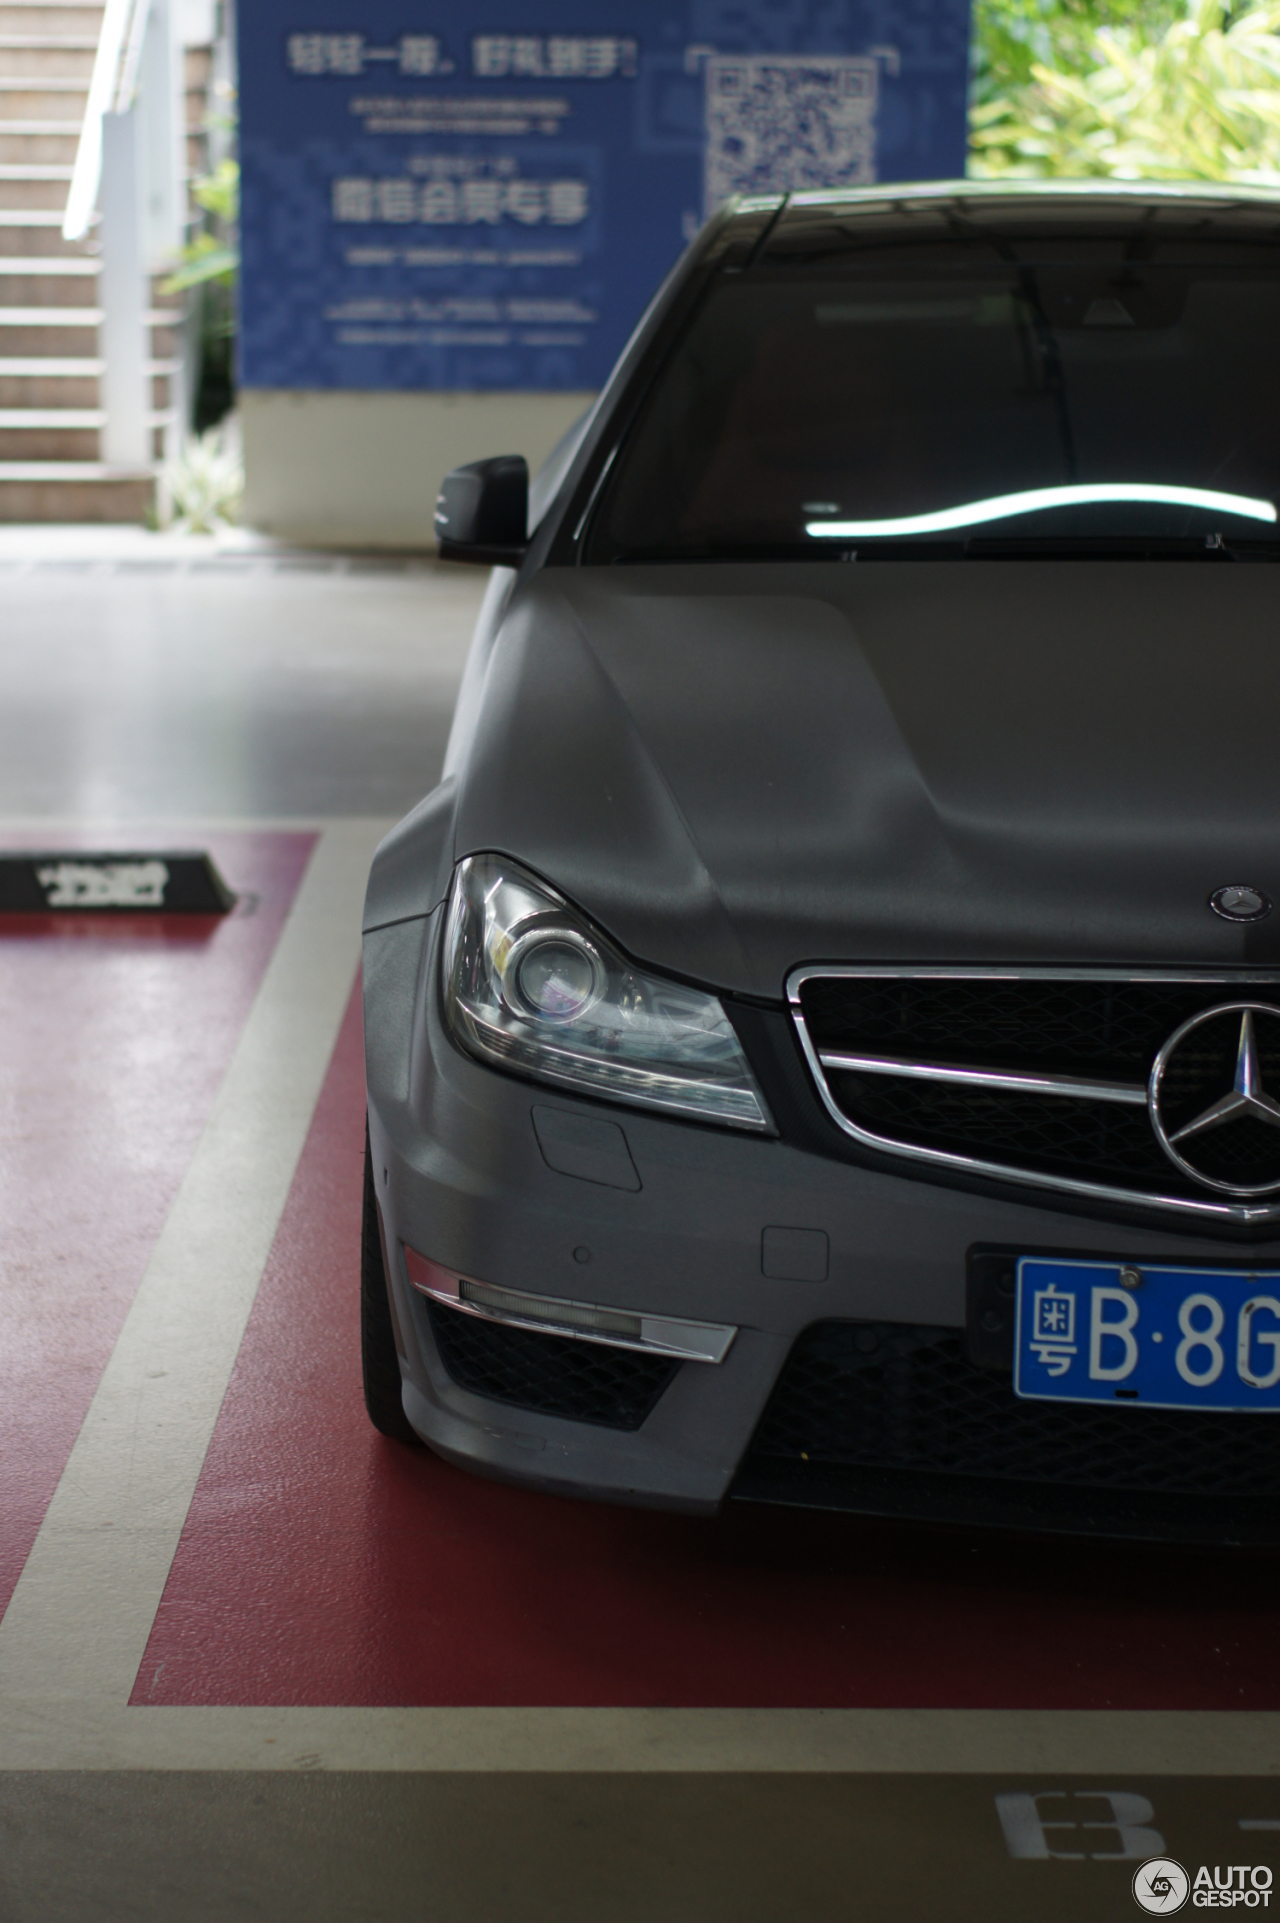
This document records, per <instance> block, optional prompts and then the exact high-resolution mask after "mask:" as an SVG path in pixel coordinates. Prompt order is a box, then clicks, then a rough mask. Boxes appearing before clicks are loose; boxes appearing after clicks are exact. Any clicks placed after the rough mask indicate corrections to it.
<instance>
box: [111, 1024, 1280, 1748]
mask: <svg viewBox="0 0 1280 1923" xmlns="http://www.w3.org/2000/svg"><path fill="white" fill-rule="evenodd" d="M363 1099H364V1097H363V1080H362V1064H361V1055H360V1030H359V1014H358V1006H357V1003H356V1001H355V1000H354V999H353V1001H352V1004H351V1008H350V1010H349V1012H348V1016H347V1019H346V1022H345V1024H344V1027H343V1030H342V1033H341V1036H340V1039H339V1042H338V1045H337V1049H336V1051H335V1055H334V1059H333V1063H332V1066H331V1069H330V1073H329V1076H328V1079H327V1082H326V1086H325V1089H324V1091H323V1094H322V1097H321V1100H320V1103H319V1105H318V1108H317V1111H316V1115H315V1118H314V1123H313V1126H312V1129H311V1133H310V1137H309V1139H308V1142H307V1145H306V1148H305V1150H304V1153H303V1157H302V1160H301V1163H300V1165H299V1169H298V1172H297V1176H296V1179H295V1182H294V1185H293V1189H292V1192H291V1195H290V1198H289V1201H288V1204H287V1206H286V1210H285V1214H284V1217H283V1219H282V1222H281V1227H280V1231H279V1235H278V1237H277V1241H276V1245H275V1248H274V1250H273V1253H272V1256H271V1259H270V1262H269V1265H268V1268H267V1272H266V1275H265V1277H264V1280H263V1286H262V1289H261V1291H260V1293H259V1297H258V1301H257V1304H256V1306H255V1309H254V1312H253V1315H252V1318H251V1320H250V1324H249V1327H248V1329H247V1331H246V1335H245V1340H244V1344H243V1347H242V1350H241V1354H240V1357H239V1360H238V1363H237V1367H236V1371H235V1374H234V1377H233V1379H232V1382H231V1385H230V1388H229V1390H228V1394H227V1397H226V1401H225V1403H224V1406H223V1410H222V1414H221V1417H220V1420H219V1423H218V1427H217V1430H216V1433H215V1436H214V1439H213V1443H212V1446H211V1449H210V1453H209V1456H208V1459H207V1461H206V1464H205V1469H204V1473H203V1475H202V1478H201V1481H200V1484H199V1487H198V1489H197V1492H196V1496H195V1499H194V1502H193V1504H192V1508H191V1512H190V1515H189V1517H188V1521H187V1526H186V1529H185V1532H184V1535H183V1538H182V1543H181V1546H180V1548H179V1551H178V1555H177V1557H176V1559H175V1562H174V1566H173V1570H172V1573H171V1576H170V1580H169V1583H168V1587H167V1590H166V1593H165V1597H164V1601H163V1604H162V1607H161V1609H160V1612H159V1615H158V1617H157V1620H156V1623H155V1627H154V1630H153V1633H152V1636H151V1639H150V1643H149V1646H148V1649H147V1652H146V1656H145V1659H144V1661H143V1664H142V1666H141V1669H140V1671H139V1675H138V1679H137V1684H136V1687H135V1692H134V1698H133V1700H134V1701H135V1702H136V1703H148V1702H150V1703H157V1704H158V1703H170V1704H172V1703H186V1704H201V1703H203V1704H332V1705H342V1704H346V1705H359V1704H367V1705H385V1704H401V1705H413V1704H476V1705H479V1704H530V1705H537V1704H562V1705H569V1704H576V1705H592V1704H597V1705H599V1704H611V1705H619V1706H621V1705H659V1704H665V1705H685V1706H717V1705H760V1706H777V1705H791V1706H797V1707H801V1706H818V1707H822V1706H832V1707H836V1706H865V1707H871V1706H935V1707H966V1706H971V1707H992V1708H996V1707H1009V1708H1022V1707H1044V1708H1053V1707H1063V1708H1102V1707H1132V1708H1184V1709H1244V1708H1249V1709H1261V1708H1275V1707H1277V1706H1280V1666H1278V1665H1277V1664H1276V1662H1275V1660H1274V1637H1275V1631H1276V1623H1277V1613H1276V1604H1275V1564H1274V1561H1273V1560H1272V1559H1270V1558H1251V1559H1250V1558H1233V1557H1230V1556H1220V1555H1202V1554H1187V1553H1185V1552H1163V1551H1161V1552H1152V1551H1141V1550H1128V1549H1124V1548H1116V1547H1113V1546H1105V1545H1104V1546H1092V1545H1083V1546H1082V1545H1077V1544H1065V1545H1064V1544H1052V1543H1050V1544H1040V1543H1028V1542H1026V1541H1017V1540H1001V1539H997V1538H991V1537H986V1538H977V1537H971V1536H966V1535H962V1534H959V1533H956V1534H951V1533H949V1532H946V1531H937V1530H935V1531H922V1530H915V1529H907V1528H894V1527H887V1526H883V1525H869V1524H865V1523H860V1522H858V1521H857V1520H853V1519H846V1518H831V1517H821V1516H797V1515H789V1514H785V1513H782V1512H766V1511H761V1510H742V1511H739V1512H737V1513H735V1514H732V1515H731V1516H729V1517H728V1518H726V1519H724V1520H722V1521H718V1522H698V1521H692V1520H690V1519H687V1518H678V1517H670V1516H664V1515H660V1514H653V1513H647V1512H643V1511H635V1510H623V1509H610V1508H607V1507H603V1506H598V1505H594V1504H588V1503H575V1502H571V1501H565V1500H561V1499H558V1498H555V1497H548V1496H541V1495H537V1494H534V1493H530V1492H527V1491H521V1490H516V1489H508V1488H504V1487H501V1486H499V1485H497V1484H494V1483H488V1482H484V1481H481V1480H480V1479H478V1478H476V1477H473V1476H469V1475H467V1474H465V1473H463V1472H461V1471H459V1470H457V1469H453V1468H450V1467H449V1466H448V1465H446V1464H445V1463H442V1462H440V1461H438V1460H436V1459H435V1458H434V1457H432V1456H430V1455H429V1454H427V1453H426V1452H425V1451H422V1452H417V1453H415V1452H413V1451H410V1450H406V1449H403V1448H401V1447H399V1446H397V1445H396V1444H393V1443H390V1442H385V1441H383V1440H382V1439H381V1438H379V1437H378V1436H376V1435H375V1434H374V1433H373V1431H372V1430H371V1429H370V1428H369V1426H368V1424H367V1422H366V1420H365V1416H364V1412H363V1407H362V1404H361V1398H360V1382H359V1363H358V1352H359V1344H358V1327H357V1300H356V1297H357V1273H356V1251H357V1246H358V1237H359V1212H360V1174H361V1154H362V1147H363V1125H364V1122H363ZM957 1760H959V1759H957Z"/></svg>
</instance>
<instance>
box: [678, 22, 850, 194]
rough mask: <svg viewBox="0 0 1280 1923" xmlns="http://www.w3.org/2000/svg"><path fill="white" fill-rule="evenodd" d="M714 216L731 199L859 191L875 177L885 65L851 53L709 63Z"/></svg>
mask: <svg viewBox="0 0 1280 1923" xmlns="http://www.w3.org/2000/svg"><path fill="white" fill-rule="evenodd" d="M706 83H707V164H706V197H707V212H708V213H710V211H711V209H712V208H713V207H715V206H717V205H718V204H719V203H720V201H722V200H724V199H725V197H726V196H727V195H729V194H768V193H796V192H799V191H800V190H802V189H803V188H806V187H858V186H862V185H865V184H866V183H867V182H869V181H873V180H874V179H875V177H876V63H875V61H874V60H870V59H866V58H863V57H859V56H855V55H850V54H765V53H760V54H717V55H714V56H713V57H712V58H710V59H709V60H708V61H707V65H706Z"/></svg>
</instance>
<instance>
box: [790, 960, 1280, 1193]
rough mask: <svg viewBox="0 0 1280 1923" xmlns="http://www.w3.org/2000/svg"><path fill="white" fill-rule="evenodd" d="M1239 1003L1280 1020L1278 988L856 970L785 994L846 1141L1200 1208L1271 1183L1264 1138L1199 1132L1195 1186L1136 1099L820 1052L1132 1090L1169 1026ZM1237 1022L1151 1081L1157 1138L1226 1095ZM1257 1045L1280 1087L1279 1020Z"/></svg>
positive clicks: (1222, 1026)
mask: <svg viewBox="0 0 1280 1923" xmlns="http://www.w3.org/2000/svg"><path fill="white" fill-rule="evenodd" d="M1241 1000H1247V1001H1250V1002H1259V1003H1264V1004H1268V1005H1270V1006H1273V1007H1276V1008H1277V1009H1278V1010H1280V982H1278V981H1277V980H1276V979H1275V978H1274V977H1268V978H1263V979H1258V978H1256V977H1253V978H1250V977H1233V978H1223V977H1216V978H1211V979H1206V978H1196V979H1183V980H1164V981H1162V980H1145V981H1143V980H1131V979H1127V978H1125V979H1122V978H1118V977H1114V976H1104V975H1098V976H1095V977H1089V978H1086V979H1082V980H1072V979H1063V978H1061V977H1055V976H1048V975H1043V976H1041V975H1025V976H1022V977H1018V978H1006V979H1000V978H998V977H992V976H977V975H968V974H965V973H955V974H948V973H945V972H942V971H940V972H938V973H937V974H928V975H914V976H903V975H895V974H892V973H888V972H882V971H876V970H868V971H866V972H863V973H853V972H851V973H847V974H846V973H843V972H842V973H839V974H836V973H834V972H833V973H830V974H815V975H808V976H805V975H804V974H803V973H802V974H801V976H800V978H799V980H798V983H797V984H796V985H795V986H793V991H792V1003H793V1010H794V1012H795V1014H796V1016H797V1018H798V1021H799V1023H800V1027H801V1032H802V1035H803V1036H804V1038H805V1040H806V1043H807V1046H808V1052H809V1058H810V1062H811V1065H812V1066H813V1068H814V1070H815V1073H816V1074H817V1075H818V1076H819V1077H820V1078H821V1085H822V1087H823V1089H824V1091H825V1093H826V1094H827V1096H828V1097H829V1100H830V1103H831V1105H832V1107H833V1109H834V1111H835V1113H836V1114H837V1115H838V1117H839V1118H840V1119H841V1121H842V1123H843V1124H845V1125H847V1126H848V1128H849V1132H851V1133H852V1134H854V1135H855V1136H861V1137H863V1138H864V1139H866V1140H868V1141H869V1142H870V1143H872V1144H873V1145H875V1146H878V1147H881V1148H889V1149H890V1150H892V1149H893V1148H894V1147H902V1148H907V1149H910V1150H912V1151H914V1152H916V1153H917V1154H919V1153H923V1154H925V1155H926V1156H931V1157H936V1158H939V1159H946V1158H964V1159H965V1160H967V1161H978V1162H981V1163H984V1164H986V1165H987V1167H988V1168H994V1169H995V1170H996V1171H997V1172H1000V1173H1007V1174H1009V1175H1013V1176H1022V1177H1024V1178H1026V1177H1029V1178H1032V1179H1035V1180H1039V1181H1040V1182H1042V1183H1043V1184H1045V1185H1048V1186H1053V1185H1055V1184H1078V1183H1081V1182H1083V1183H1088V1184H1090V1185H1092V1186H1094V1187H1095V1188H1101V1189H1104V1190H1109V1191H1112V1192H1115V1193H1117V1194H1119V1195H1121V1196H1126V1197H1129V1196H1132V1197H1137V1198H1139V1199H1151V1200H1156V1199H1158V1198H1160V1197H1172V1198H1178V1199H1183V1198H1185V1199H1186V1200H1188V1201H1198V1202H1199V1203H1200V1204H1201V1205H1202V1206H1203V1205H1204V1204H1205V1203H1206V1200H1207V1199H1208V1198H1207V1193H1206V1192H1207V1190H1209V1191H1211V1182H1212V1181H1217V1182H1222V1183H1226V1184H1229V1185H1236V1186H1238V1187H1240V1188H1242V1189H1252V1188H1262V1187H1263V1186H1265V1185H1266V1184H1268V1183H1271V1182H1275V1183H1276V1184H1278V1185H1280V1138H1278V1137H1277V1133H1276V1130H1275V1129H1274V1128H1273V1127H1270V1126H1268V1125H1266V1124H1265V1123H1264V1122H1260V1121H1257V1120H1253V1119H1250V1118H1244V1119H1240V1120H1235V1121H1232V1122H1231V1123H1230V1124H1229V1125H1228V1126H1226V1127H1223V1128H1220V1129H1218V1130H1216V1131H1208V1132H1206V1133H1205V1134H1204V1135H1203V1136H1201V1137H1199V1138H1198V1139H1197V1141H1196V1145H1195V1160H1196V1166H1197V1167H1198V1169H1199V1170H1200V1171H1201V1172H1202V1173H1203V1174H1204V1175H1205V1176H1206V1177H1209V1178H1211V1182H1197V1181H1196V1180H1195V1179H1194V1177H1192V1176H1190V1175H1188V1174H1186V1173H1185V1172H1184V1171H1182V1170H1181V1169H1179V1168H1178V1167H1176V1166H1175V1164H1174V1163H1173V1162H1172V1161H1171V1160H1170V1159H1169V1157H1168V1156H1167V1155H1166V1154H1165V1153H1164V1151H1163V1149H1162V1148H1161V1146H1160V1143H1159V1142H1158V1140H1157V1139H1156V1135H1155V1132H1154V1130H1153V1128H1152V1125H1151V1121H1150V1118H1149V1115H1148V1112H1147V1109H1146V1107H1145V1106H1143V1105H1141V1104H1140V1103H1133V1104H1126V1103H1122V1102H1117V1101H1100V1100H1097V1099H1092V1098H1087V1097H1084V1096H1080V1095H1075V1094H1070V1095H1062V1094H1051V1093H1044V1094H1042V1093H1032V1092H1028V1091H1026V1090H1020V1089H988V1088H982V1087H975V1086H973V1085H972V1084H965V1083H963V1082H955V1081H953V1082H947V1081H930V1080H922V1079H915V1078H913V1077H908V1076H906V1075H901V1074H894V1073H884V1072H882V1071H879V1070H877V1071H875V1072H870V1071H868V1070H865V1069H855V1070H842V1069H839V1068H837V1067H834V1066H830V1065H828V1066H827V1067H826V1068H825V1069H824V1068H823V1067H822V1066H821V1065H820V1057H822V1056H823V1055H840V1054H844V1055H859V1056H864V1057H865V1056H873V1057H889V1058H893V1059H895V1060H898V1061H903V1062H906V1061H912V1062H921V1063H926V1064H940V1065H945V1066H948V1067H953V1068H970V1069H979V1070H985V1071H1000V1072H1008V1071H1013V1072H1014V1073H1022V1074H1034V1075H1047V1076H1067V1077H1070V1078H1072V1079H1074V1080H1076V1081H1080V1082H1088V1081H1104V1082H1110V1083H1122V1084H1125V1085H1126V1086H1128V1087H1131V1088H1137V1089H1143V1088H1145V1085H1146V1083H1147V1081H1148V1079H1149V1077H1150V1074H1151V1070H1152V1066H1153V1063H1154V1061H1155V1058H1156V1055H1157V1053H1158V1052H1159V1050H1160V1049H1161V1048H1162V1047H1163V1045H1164V1044H1165V1043H1166V1042H1167V1041H1168V1040H1169V1038H1170V1036H1171V1035H1172V1034H1173V1033H1174V1031H1175V1030H1176V1029H1178V1028H1180V1027H1181V1026H1182V1024H1183V1023H1184V1022H1186V1021H1189V1020H1190V1019H1191V1017H1193V1016H1195V1015H1197V1014H1200V1013H1201V1012H1203V1011H1204V1010H1206V1009H1211V1008H1214V1007H1216V1006H1218V1005H1220V1004H1223V1003H1228V1002H1235V1001H1241ZM1239 1019H1240V1018H1239V1016H1238V1015H1236V1016H1225V1015H1224V1016H1223V1017H1221V1018H1220V1020H1219V1021H1217V1022H1216V1023H1215V1022H1208V1023H1206V1024H1205V1025H1204V1026H1203V1027H1202V1028H1200V1029H1197V1030H1196V1031H1194V1034H1193V1036H1192V1037H1189V1038H1188V1040H1187V1041H1186V1042H1185V1043H1184V1044H1183V1045H1181V1046H1180V1047H1179V1048H1178V1049H1177V1050H1176V1051H1175V1053H1174V1054H1173V1056H1172V1058H1171V1061H1170V1065H1169V1069H1168V1071H1167V1073H1166V1076H1165V1079H1164V1083H1163V1093H1162V1113H1163V1115H1164V1117H1165V1120H1166V1126H1167V1127H1170V1128H1176V1127H1178V1126H1180V1125H1181V1124H1182V1122H1184V1121H1188V1120H1190V1119H1191V1118H1192V1117H1193V1116H1194V1115H1196V1114H1198V1113H1199V1112H1200V1111H1201V1110H1203V1109H1204V1108H1205V1107H1206V1106H1207V1105H1208V1103H1209V1101H1211V1100H1213V1099H1215V1098H1216V1097H1217V1096H1219V1095H1221V1094H1223V1093H1225V1092H1226V1091H1227V1090H1229V1089H1230V1088H1231V1086H1232V1080H1233V1075H1234V1071H1235V1056H1236V1050H1237V1046H1238V1040H1239ZM1257 1041H1258V1056H1259V1065H1260V1068H1261V1073H1262V1080H1263V1084H1264V1086H1265V1087H1267V1088H1271V1089H1275V1090H1277V1091H1280V1022H1272V1021H1270V1020H1269V1019H1261V1020H1260V1022H1259V1031H1258V1037H1257ZM1216 1206H1217V1207H1218V1208H1219V1209H1220V1208H1221V1206H1222V1198H1220V1197H1219V1199H1218V1200H1217V1203H1216Z"/></svg>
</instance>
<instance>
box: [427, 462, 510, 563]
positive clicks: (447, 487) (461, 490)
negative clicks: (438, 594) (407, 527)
mask: <svg viewBox="0 0 1280 1923" xmlns="http://www.w3.org/2000/svg"><path fill="white" fill-rule="evenodd" d="M435 526H436V540H437V542H438V543H439V546H440V559H441V560H442V561H478V562H479V563H481V565H483V566H486V567H509V568H510V567H518V566H519V564H520V562H521V561H522V560H523V558H524V551H525V549H526V547H527V546H528V545H529V464H528V462H527V461H526V460H525V458H524V455H523V454H499V455H498V456H497V457H496V459H494V460H491V461H473V462H472V463H471V465H470V466H469V467H455V468H454V470H453V472H452V474H446V475H445V477H444V481H443V484H442V485H441V488H440V498H439V499H438V500H437V502H436V522H435Z"/></svg>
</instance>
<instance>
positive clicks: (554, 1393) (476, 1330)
mask: <svg viewBox="0 0 1280 1923" xmlns="http://www.w3.org/2000/svg"><path fill="white" fill-rule="evenodd" d="M427 1312H428V1314H429V1316H430V1318H431V1332H432V1334H433V1335H434V1337H435V1339H436V1347H437V1348H438V1349H439V1352H440V1360H441V1361H442V1362H443V1364H444V1366H445V1369H446V1370H447V1371H448V1373H449V1375H450V1377H451V1378H452V1380H453V1381H454V1382H456V1383H457V1385H458V1387H459V1388H460V1389H469V1390H470V1391H471V1393H472V1394H473V1395H478V1396H487V1397H488V1398H489V1400H490V1401H491V1402H506V1403H510V1404H511V1405H512V1407H514V1408H517V1409H529V1410H532V1411H534V1412H535V1413H536V1414H538V1415H544V1416H562V1417H564V1418H565V1419H566V1420H567V1421H569V1422H591V1423H594V1424H595V1425H596V1426H597V1427H598V1428H603V1429H638V1428H639V1427H640V1425H641V1423H642V1422H643V1421H644V1420H645V1418H646V1416H648V1415H650V1414H651V1413H652V1411H653V1408H654V1406H655V1404H656V1403H657V1400H658V1398H659V1396H660V1395H661V1394H662V1392H663V1390H664V1389H665V1388H666V1387H667V1386H668V1384H669V1383H670V1381H671V1379H672V1377H673V1376H674V1375H675V1372H676V1370H677V1369H678V1368H679V1366H680V1365H679V1363H678V1362H670V1361H668V1360H667V1359H666V1357H664V1356H651V1355H641V1354H639V1353H638V1352H637V1351H636V1350H634V1349H615V1348H610V1347H608V1346H606V1345H605V1344H604V1343H600V1342H580V1341H577V1340H575V1339H574V1338H573V1337H570V1336H563V1335H543V1334H541V1333H540V1332H539V1331H537V1330H533V1329H513V1328H509V1327H506V1326H505V1325H504V1324H502V1323H500V1322H488V1321H485V1320H484V1319H483V1318H482V1317H480V1316H475V1315H468V1314H466V1313H464V1312H463V1311H461V1310H458V1309H448V1308H445V1307H443V1306H442V1305H441V1304H440V1303H438V1302H428V1303H427Z"/></svg>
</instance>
